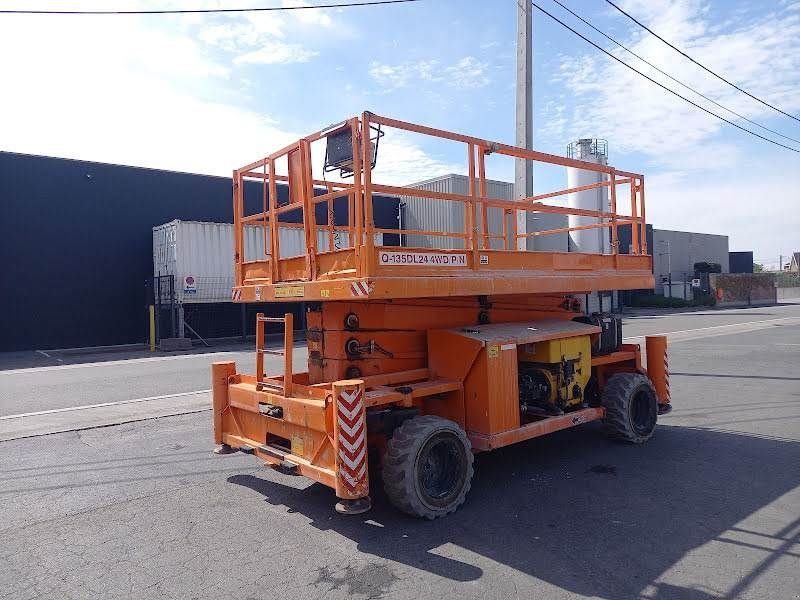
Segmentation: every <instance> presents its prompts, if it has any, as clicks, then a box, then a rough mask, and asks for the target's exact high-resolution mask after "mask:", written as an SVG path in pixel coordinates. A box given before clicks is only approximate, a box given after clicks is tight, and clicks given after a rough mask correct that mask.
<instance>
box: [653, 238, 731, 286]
mask: <svg viewBox="0 0 800 600" xmlns="http://www.w3.org/2000/svg"><path fill="white" fill-rule="evenodd" d="M650 253H651V254H652V256H653V273H654V275H655V278H656V288H655V291H656V293H657V294H665V295H668V294H669V292H668V290H667V289H666V285H665V284H666V283H667V282H668V281H669V279H670V277H669V275H670V272H671V273H672V283H673V285H675V284H677V283H680V284H683V281H684V278H688V279H689V280H691V278H692V275H693V273H694V263H696V262H710V263H719V264H720V266H721V267H722V272H723V273H727V272H728V271H729V265H728V236H727V235H715V234H711V233H693V232H690V231H672V230H669V229H653V245H652V247H651V248H650Z"/></svg>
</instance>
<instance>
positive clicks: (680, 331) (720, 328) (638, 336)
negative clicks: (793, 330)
mask: <svg viewBox="0 0 800 600" xmlns="http://www.w3.org/2000/svg"><path fill="white" fill-rule="evenodd" d="M779 321H780V322H785V321H797V322H798V323H800V317H781V318H780V319H765V320H763V321H745V322H743V323H729V324H727V325H712V326H710V327H698V328H696V329H679V330H677V331H664V332H661V333H645V334H643V335H634V336H631V337H626V338H625V339H626V340H640V339H644V338H646V337H647V336H649V335H667V336H669V335H679V334H682V333H697V332H699V331H712V330H725V329H729V328H731V327H747V326H750V325H765V324H769V323H778V322H779ZM789 324H793V323H789ZM757 329H761V327H757ZM700 337H702V336H700Z"/></svg>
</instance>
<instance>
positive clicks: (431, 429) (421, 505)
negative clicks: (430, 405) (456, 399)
mask: <svg viewBox="0 0 800 600" xmlns="http://www.w3.org/2000/svg"><path fill="white" fill-rule="evenodd" d="M472 462H473V456H472V449H471V445H470V443H469V440H468V439H467V435H466V433H464V430H463V429H461V427H459V426H458V425H457V424H456V423H454V422H453V421H449V420H447V419H443V418H442V417H435V416H431V415H426V416H420V417H414V418H413V419H409V420H407V421H405V422H404V423H403V424H402V425H401V426H400V427H398V428H397V429H396V430H395V431H394V435H393V436H392V438H391V439H390V440H389V441H388V442H387V444H386V454H385V456H384V460H383V485H384V489H385V490H386V495H387V496H388V498H389V501H390V502H391V503H392V504H394V505H395V506H396V507H397V508H399V509H400V510H402V511H403V512H405V513H408V514H410V515H414V516H417V517H424V518H426V519H436V518H437V517H443V516H445V515H447V514H450V513H452V512H454V511H455V510H456V509H457V508H458V507H459V506H461V505H462V504H463V503H464V499H465V498H466V495H467V492H469V488H470V486H471V483H472V474H473V469H472Z"/></svg>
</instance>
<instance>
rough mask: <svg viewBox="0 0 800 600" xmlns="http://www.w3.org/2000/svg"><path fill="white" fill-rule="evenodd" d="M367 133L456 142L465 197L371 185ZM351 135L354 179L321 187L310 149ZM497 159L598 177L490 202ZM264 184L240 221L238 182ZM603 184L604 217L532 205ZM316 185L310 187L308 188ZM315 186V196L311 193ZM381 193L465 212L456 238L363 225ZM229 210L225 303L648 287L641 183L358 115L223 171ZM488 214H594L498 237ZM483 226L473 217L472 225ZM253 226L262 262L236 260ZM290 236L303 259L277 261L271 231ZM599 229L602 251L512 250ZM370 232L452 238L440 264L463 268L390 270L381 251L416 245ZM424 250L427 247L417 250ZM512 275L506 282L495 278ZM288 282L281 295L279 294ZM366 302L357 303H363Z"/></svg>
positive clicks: (632, 176) (621, 174)
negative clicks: (343, 218) (340, 208)
mask: <svg viewBox="0 0 800 600" xmlns="http://www.w3.org/2000/svg"><path fill="white" fill-rule="evenodd" d="M371 126H381V127H383V128H393V129H398V130H403V131H407V132H411V133H416V134H421V135H425V136H430V137H433V138H436V139H439V140H448V141H451V142H455V143H459V144H462V145H464V146H465V147H466V148H465V149H466V155H467V168H468V173H469V193H468V194H466V195H462V194H451V193H444V192H434V191H428V190H420V189H416V188H410V187H402V186H396V185H383V184H380V183H377V182H375V181H373V180H372V179H373V178H372V167H371V164H370V162H371V161H370V160H365V157H367V158H371V154H372V150H371V146H370V140H369V135H368V134H366V132H369V131H370V127H371ZM344 129H349V130H350V134H351V139H352V144H353V149H352V151H353V172H354V175H353V179H352V181H351V182H347V183H345V182H331V181H325V180H321V179H316V178H315V177H314V176H313V170H312V166H311V145H312V144H313V143H314V142H317V141H319V140H323V139H324V138H325V137H327V136H328V135H330V134H331V133H334V132H339V131H342V130H344ZM489 155H499V156H506V157H511V158H517V159H527V160H531V161H538V162H542V163H546V164H550V165H560V166H565V167H576V168H581V169H586V170H590V171H595V172H598V173H603V174H604V175H605V176H606V178H604V180H603V181H600V182H598V183H595V184H589V185H584V186H580V187H576V188H570V189H564V190H558V191H554V192H549V193H545V194H539V195H536V196H531V197H529V198H525V199H523V200H521V201H509V200H499V199H494V198H488V197H487V195H486V189H487V182H486V157H487V156H489ZM283 162H285V163H286V164H287V169H286V170H287V174H279V173H278V165H279V164H282V163H283ZM248 180H251V181H252V180H255V181H260V182H261V184H262V188H263V190H262V192H263V201H262V203H263V208H262V210H261V211H260V212H257V213H255V214H249V215H245V214H244V206H245V202H244V192H245V189H244V188H245V185H244V184H245V181H248ZM278 182H281V183H283V184H287V185H288V188H289V198H290V201H289V203H287V204H285V205H282V206H278V205H277V202H270V201H269V198H277V197H278V193H277V184H278ZM621 186H627V187H628V188H629V194H628V195H629V207H630V214H621V213H618V205H620V206H621V205H622V204H623V202H622V201H621V200H620V198H619V197H618V196H619V194H618V191H619V188H620V187H621ZM601 187H608V188H609V192H610V194H609V196H610V210H609V211H596V210H586V209H578V208H567V207H562V206H554V205H548V204H544V203H543V202H542V200H546V199H548V198H555V197H558V196H563V195H566V194H569V193H572V192H581V191H586V190H591V189H596V188H601ZM315 188H317V190H315ZM319 188H325V193H321V194H317V195H315V191H321V190H320V189H319ZM375 193H382V194H391V195H398V196H413V197H417V198H425V199H428V200H430V201H433V202H441V201H450V202H460V203H463V205H464V207H465V211H464V227H463V230H462V231H460V232H442V231H429V230H413V229H403V230H400V229H391V228H379V227H376V226H375V224H374V220H373V198H374V196H373V194H375ZM233 197H234V202H233V211H234V225H235V226H234V236H235V237H234V239H235V254H234V264H235V268H234V277H235V284H234V289H233V299H234V301H239V302H256V301H296V300H297V299H298V298H303V299H305V300H337V299H339V300H342V299H350V298H352V297H353V295H354V293H353V291H352V288H351V284H352V283H354V282H355V283H359V284H363V287H364V289H366V290H367V293H366V294H365V297H366V298H413V297H434V296H470V295H478V294H515V293H552V292H556V293H568V292H572V293H575V292H585V291H590V290H610V289H640V288H648V287H652V258H651V257H650V256H649V254H648V249H647V236H646V235H645V206H644V178H643V176H642V175H639V174H636V173H630V172H627V171H619V170H616V169H615V168H613V167H610V166H606V165H598V164H595V163H588V162H584V161H579V160H573V159H569V158H564V157H560V156H555V155H552V154H544V153H542V152H535V151H532V150H523V149H521V148H516V147H514V146H508V145H505V144H500V143H498V142H490V141H486V140H482V139H479V138H475V137H471V136H466V135H462V134H457V133H451V132H447V131H443V130H439V129H433V128H430V127H425V126H422V125H415V124H413V123H407V122H404V121H398V120H396V119H390V118H387V117H381V116H378V115H375V114H372V113H368V112H365V113H364V114H363V115H362V116H361V118H360V119H359V118H357V117H354V118H351V119H348V120H346V121H343V122H341V123H338V124H336V125H333V126H330V127H328V128H326V129H323V130H321V131H318V132H316V133H313V134H311V135H309V136H307V137H305V138H303V139H301V140H299V141H298V142H296V143H294V144H290V145H289V146H286V147H285V148H282V149H281V150H278V151H277V152H275V153H273V154H270V155H268V156H267V157H265V158H263V159H261V160H258V161H255V162H253V163H250V164H248V165H245V166H244V167H242V168H240V169H237V170H236V171H234V173H233ZM337 198H347V201H348V209H349V210H348V223H347V225H345V226H335V225H334V223H333V219H332V215H333V202H334V201H335V200H336V199H337ZM323 203H324V204H325V205H326V206H327V213H328V222H327V224H318V223H316V218H315V208H316V206H317V205H318V204H323ZM490 209H497V210H500V211H502V213H503V215H515V214H517V213H518V212H520V211H522V212H526V213H527V212H533V213H556V214H563V215H578V216H586V217H596V218H597V219H598V222H597V223H592V224H587V225H580V226H574V227H562V228H557V229H550V230H543V231H535V232H528V233H519V232H518V231H517V228H516V219H514V218H512V219H510V226H507V225H506V219H505V218H503V219H502V229H503V231H502V233H491V232H490V231H489V224H488V221H489V220H488V218H487V215H488V211H489V210H490ZM298 211H300V212H301V213H302V223H299V224H293V223H287V222H284V221H281V220H280V219H281V217H282V216H283V215H286V214H287V213H290V212H293V213H295V214H296V213H297V212H298ZM479 216H480V217H482V218H479ZM248 225H250V226H257V227H260V228H262V229H263V232H264V255H263V256H258V257H248V256H245V245H244V227H245V226H248ZM620 225H630V227H631V248H630V253H628V254H621V253H620V252H619V233H618V229H619V226H620ZM285 228H299V229H301V230H302V231H303V233H304V241H305V244H306V248H307V253H306V254H305V255H303V256H294V257H285V258H284V257H282V256H281V249H280V236H279V234H278V232H279V229H285ZM596 228H607V229H609V231H610V234H611V235H610V239H611V253H610V254H583V253H577V252H540V251H531V252H527V251H518V250H517V245H518V244H519V243H521V242H525V240H526V239H527V238H529V237H539V236H547V235H554V234H559V233H565V232H570V231H579V230H585V229H596ZM319 233H323V234H324V235H326V236H327V240H328V243H327V248H328V249H327V250H323V249H320V248H318V245H317V234H319ZM337 234H346V236H347V238H346V239H347V244H346V246H345V247H343V248H338V249H337V248H334V243H333V240H334V236H335V235H337ZM375 234H397V235H406V236H407V235H427V236H432V237H436V238H454V239H456V240H460V243H461V244H463V246H464V247H463V248H461V249H455V250H454V249H441V250H439V251H438V252H439V253H440V254H442V255H449V256H451V257H454V258H453V260H458V261H459V262H463V264H461V265H460V266H458V267H453V266H447V267H444V268H443V267H438V266H430V267H421V266H419V265H414V266H407V265H403V264H388V262H387V261H386V260H382V258H386V257H387V256H388V255H389V253H394V252H397V251H398V250H402V251H404V252H407V253H413V252H414V251H415V249H414V248H408V247H404V248H402V249H399V248H391V247H385V246H379V245H376V244H375V239H374V235H375ZM492 241H502V243H503V246H504V248H503V249H493V248H492V247H491V242H492ZM424 250H425V251H429V250H430V249H427V248H426V249H424ZM512 271H515V272H516V273H514V277H513V278H512V277H500V276H493V275H492V274H493V273H494V274H497V273H500V272H504V273H507V274H508V273H510V272H512ZM287 285H290V286H291V287H286V286H287ZM361 299H364V298H361Z"/></svg>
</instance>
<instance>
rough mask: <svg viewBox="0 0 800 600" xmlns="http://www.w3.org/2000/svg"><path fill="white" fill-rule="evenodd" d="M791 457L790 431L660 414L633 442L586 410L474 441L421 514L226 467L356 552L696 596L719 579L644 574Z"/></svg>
mask: <svg viewBox="0 0 800 600" xmlns="http://www.w3.org/2000/svg"><path fill="white" fill-rule="evenodd" d="M767 463H768V464H767ZM798 464H800V443H798V442H792V441H785V440H777V439H770V438H765V437H763V436H762V437H755V436H748V435H740V434H734V433H726V432H720V431H709V430H704V429H695V428H690V427H677V426H660V427H659V430H658V431H657V433H656V436H655V437H654V438H653V439H652V440H651V441H650V442H649V443H648V444H646V445H644V446H642V447H633V446H625V445H619V444H613V443H611V442H608V441H606V440H605V439H604V438H602V437H601V434H600V433H599V428H598V427H596V426H595V425H594V424H591V425H587V426H585V427H583V428H579V429H578V430H568V431H564V432H560V433H559V434H554V435H551V436H548V437H545V438H541V439H537V440H531V441H529V442H525V443H522V444H518V445H516V446H512V447H509V448H505V449H502V450H498V451H495V452H492V453H487V454H481V455H478V456H477V457H476V461H475V466H476V468H475V478H474V480H473V486H472V491H471V492H470V494H469V496H468V499H467V502H466V504H465V505H464V506H463V507H462V508H461V509H460V510H459V511H458V512H456V513H455V514H453V515H450V516H449V517H446V518H444V519H441V520H437V521H433V522H428V521H422V520H417V519H414V518H411V517H407V516H405V515H403V514H401V513H399V512H398V511H396V510H395V509H394V508H392V507H391V506H390V505H388V503H387V502H386V499H385V498H384V496H383V493H382V491H380V487H381V486H380V482H379V481H376V480H374V479H373V482H372V489H373V494H374V497H373V509H372V511H371V512H369V513H367V514H365V515H362V516H360V517H343V516H340V515H337V514H336V513H334V512H333V503H334V502H335V498H334V495H333V492H332V490H330V489H328V488H326V487H324V486H321V485H312V486H310V487H308V488H306V489H305V490H297V489H293V488H289V487H286V486H282V485H280V484H277V483H273V482H272V481H269V480H267V479H264V478H260V477H255V476H252V475H235V476H232V477H230V478H229V479H228V481H229V482H230V483H233V484H236V485H241V486H245V487H247V488H249V489H252V490H254V491H256V492H258V493H260V494H262V495H263V496H264V498H265V500H266V501H267V502H269V503H271V504H274V505H284V506H287V507H288V508H289V510H290V511H292V512H295V511H296V512H299V513H301V514H303V515H305V516H307V517H308V518H309V519H311V521H312V525H313V526H314V527H317V528H318V529H320V530H333V531H335V532H337V533H339V534H340V535H343V536H345V537H347V538H350V539H352V540H354V541H355V542H356V543H357V545H358V549H359V550H360V551H361V552H364V553H367V554H372V555H375V556H379V557H382V558H384V559H387V560H391V561H396V562H399V563H402V564H405V565H409V566H411V567H414V568H417V569H422V570H425V571H428V572H431V573H434V574H436V575H439V576H441V577H445V578H449V579H451V580H455V581H473V580H477V579H479V578H481V576H482V575H483V573H484V570H483V568H481V566H478V565H477V564H473V562H475V563H478V564H481V563H485V562H486V561H485V560H483V559H480V558H473V557H471V556H470V553H475V554H478V555H480V556H482V557H485V558H486V559H490V561H495V562H497V563H501V564H502V565H506V566H509V567H512V568H514V569H517V570H519V571H522V572H524V573H527V574H529V575H531V576H534V577H536V578H539V579H542V580H544V581H547V582H550V583H551V584H553V585H556V586H559V587H561V588H563V589H565V590H568V591H570V592H572V593H576V594H584V595H589V596H592V595H600V596H604V597H613V598H635V597H639V596H640V595H641V594H642V592H643V591H644V590H645V589H646V588H648V586H651V587H650V591H649V593H648V597H649V598H659V599H661V598H664V599H666V598H669V599H682V598H685V599H691V600H699V599H704V598H712V597H714V598H718V597H720V596H721V595H724V594H726V592H728V591H729V590H726V589H723V590H707V589H700V588H684V587H678V586H675V585H668V584H664V583H660V582H659V583H657V582H656V580H657V579H658V578H659V576H661V575H662V574H663V573H664V572H665V571H667V570H669V569H670V567H672V566H673V565H675V564H676V563H678V562H679V561H680V560H681V558H682V557H684V556H685V555H686V554H687V553H688V552H690V551H692V550H693V549H695V548H698V547H700V546H702V545H704V544H706V543H707V542H710V541H712V540H720V536H721V535H722V534H723V533H724V532H726V531H728V530H730V529H732V528H734V527H735V526H736V525H737V523H739V522H740V521H742V520H743V519H745V518H746V517H747V516H749V515H751V514H752V513H753V512H755V511H757V510H759V509H761V508H762V507H764V506H766V505H768V504H770V503H771V502H773V501H774V500H775V499H777V498H779V497H780V496H782V495H783V494H785V493H787V492H789V491H790V490H792V489H794V488H795V487H796V486H797V485H798V484H799V483H800V470H798V468H797V465H798ZM796 525H797V524H796V523H795V525H794V527H795V528H796ZM785 531H787V532H790V531H792V529H791V526H790V527H789V528H787V529H785ZM767 533H768V532H759V535H766V534H767ZM786 535H787V536H788V533H787V534H786ZM720 541H721V542H723V543H734V544H735V543H736V542H735V541H732V540H725V539H723V540H720ZM792 543H796V542H794V541H789V542H784V543H781V544H778V548H777V549H775V550H770V548H767V547H766V544H765V547H764V548H762V549H763V550H766V551H767V553H768V557H767V558H766V559H764V561H763V562H762V563H760V564H759V565H756V566H755V567H754V568H753V569H752V571H751V572H750V573H743V574H742V575H741V577H740V581H739V583H737V582H736V581H731V582H730V583H729V587H731V588H732V590H731V594H732V595H731V596H730V597H734V596H735V595H737V594H740V593H741V592H742V591H744V589H746V587H748V586H749V585H750V584H751V583H752V582H753V581H755V580H756V579H757V578H758V577H759V576H760V574H761V573H762V572H763V571H764V570H766V569H767V568H768V566H769V565H770V564H771V563H772V562H774V561H775V560H778V559H779V558H781V557H782V556H786V555H789V554H790V553H789V551H788V550H789V548H791V544H792ZM787 544H788V545H787ZM465 551H466V552H465ZM709 560H713V559H709ZM721 568H722V566H721Z"/></svg>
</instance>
